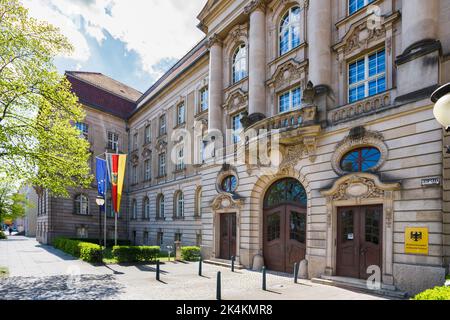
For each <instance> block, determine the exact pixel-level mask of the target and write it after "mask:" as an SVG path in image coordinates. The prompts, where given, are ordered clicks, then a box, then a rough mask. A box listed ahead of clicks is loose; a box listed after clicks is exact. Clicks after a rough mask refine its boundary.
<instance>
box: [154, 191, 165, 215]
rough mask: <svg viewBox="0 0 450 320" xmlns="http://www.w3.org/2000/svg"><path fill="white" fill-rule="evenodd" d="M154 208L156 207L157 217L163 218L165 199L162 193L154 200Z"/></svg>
mask: <svg viewBox="0 0 450 320" xmlns="http://www.w3.org/2000/svg"><path fill="white" fill-rule="evenodd" d="M156 202H157V203H156V208H157V212H156V217H157V218H164V210H165V199H164V195H163V194H160V195H159V196H158V198H157V200H156Z"/></svg>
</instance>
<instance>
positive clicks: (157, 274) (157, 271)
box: [156, 260, 159, 281]
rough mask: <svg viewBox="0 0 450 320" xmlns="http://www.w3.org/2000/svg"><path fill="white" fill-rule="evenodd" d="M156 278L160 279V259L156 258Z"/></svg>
mask: <svg viewBox="0 0 450 320" xmlns="http://www.w3.org/2000/svg"><path fill="white" fill-rule="evenodd" d="M156 280H158V281H159V260H156Z"/></svg>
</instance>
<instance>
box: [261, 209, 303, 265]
mask: <svg viewBox="0 0 450 320" xmlns="http://www.w3.org/2000/svg"><path fill="white" fill-rule="evenodd" d="M305 255H306V209H305V208H299V207H297V206H293V205H282V206H279V207H276V208H273V209H270V210H266V211H265V212H264V260H265V264H266V267H267V268H268V269H270V270H274V271H280V272H289V273H292V272H293V271H294V263H296V262H297V263H299V262H300V261H302V260H303V259H305Z"/></svg>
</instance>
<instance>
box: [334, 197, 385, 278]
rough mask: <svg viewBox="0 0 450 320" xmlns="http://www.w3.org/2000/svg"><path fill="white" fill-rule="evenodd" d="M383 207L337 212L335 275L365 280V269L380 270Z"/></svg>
mask: <svg viewBox="0 0 450 320" xmlns="http://www.w3.org/2000/svg"><path fill="white" fill-rule="evenodd" d="M382 230H383V206H381V205H376V206H362V207H346V208H339V209H338V217H337V255H336V258H337V259H336V274H337V275H338V276H343V277H351V278H359V279H367V278H368V277H369V274H367V268H368V267H369V266H372V265H376V266H379V267H380V269H381V267H382V239H383V234H382Z"/></svg>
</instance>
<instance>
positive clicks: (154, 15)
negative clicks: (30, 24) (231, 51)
mask: <svg viewBox="0 0 450 320" xmlns="http://www.w3.org/2000/svg"><path fill="white" fill-rule="evenodd" d="M22 2H23V4H24V5H25V7H27V8H28V9H29V12H30V15H31V16H32V17H34V18H37V19H39V20H45V21H48V22H50V23H51V24H53V25H55V26H57V27H58V28H60V30H61V32H62V33H63V34H64V35H65V36H66V37H67V38H68V39H69V41H70V42H71V43H72V44H73V46H74V48H75V50H74V52H73V53H72V54H71V55H70V56H60V57H57V58H56V60H55V64H56V66H57V67H58V70H59V71H60V72H64V71H65V70H79V71H92V72H101V73H103V74H105V75H108V76H110V77H112V78H114V79H116V80H118V81H121V82H123V83H125V84H127V85H130V86H132V87H134V88H136V89H137V90H139V91H141V92H144V91H146V90H147V89H148V88H149V87H150V85H151V84H153V83H154V82H155V81H156V80H157V79H158V78H159V77H160V76H161V75H162V74H163V73H164V72H165V71H167V70H168V69H169V68H170V67H171V66H172V65H173V64H174V63H175V62H176V61H177V60H178V59H180V58H181V57H182V56H183V55H184V54H185V53H187V52H188V51H189V50H190V49H191V48H192V47H193V46H194V45H195V44H196V43H197V42H198V41H200V40H201V39H202V38H203V36H204V34H203V33H202V32H201V31H200V30H199V29H197V28H196V25H197V24H198V20H197V18H196V17H197V14H198V13H199V12H200V10H201V9H202V7H203V5H204V4H205V3H206V0H22Z"/></svg>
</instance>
